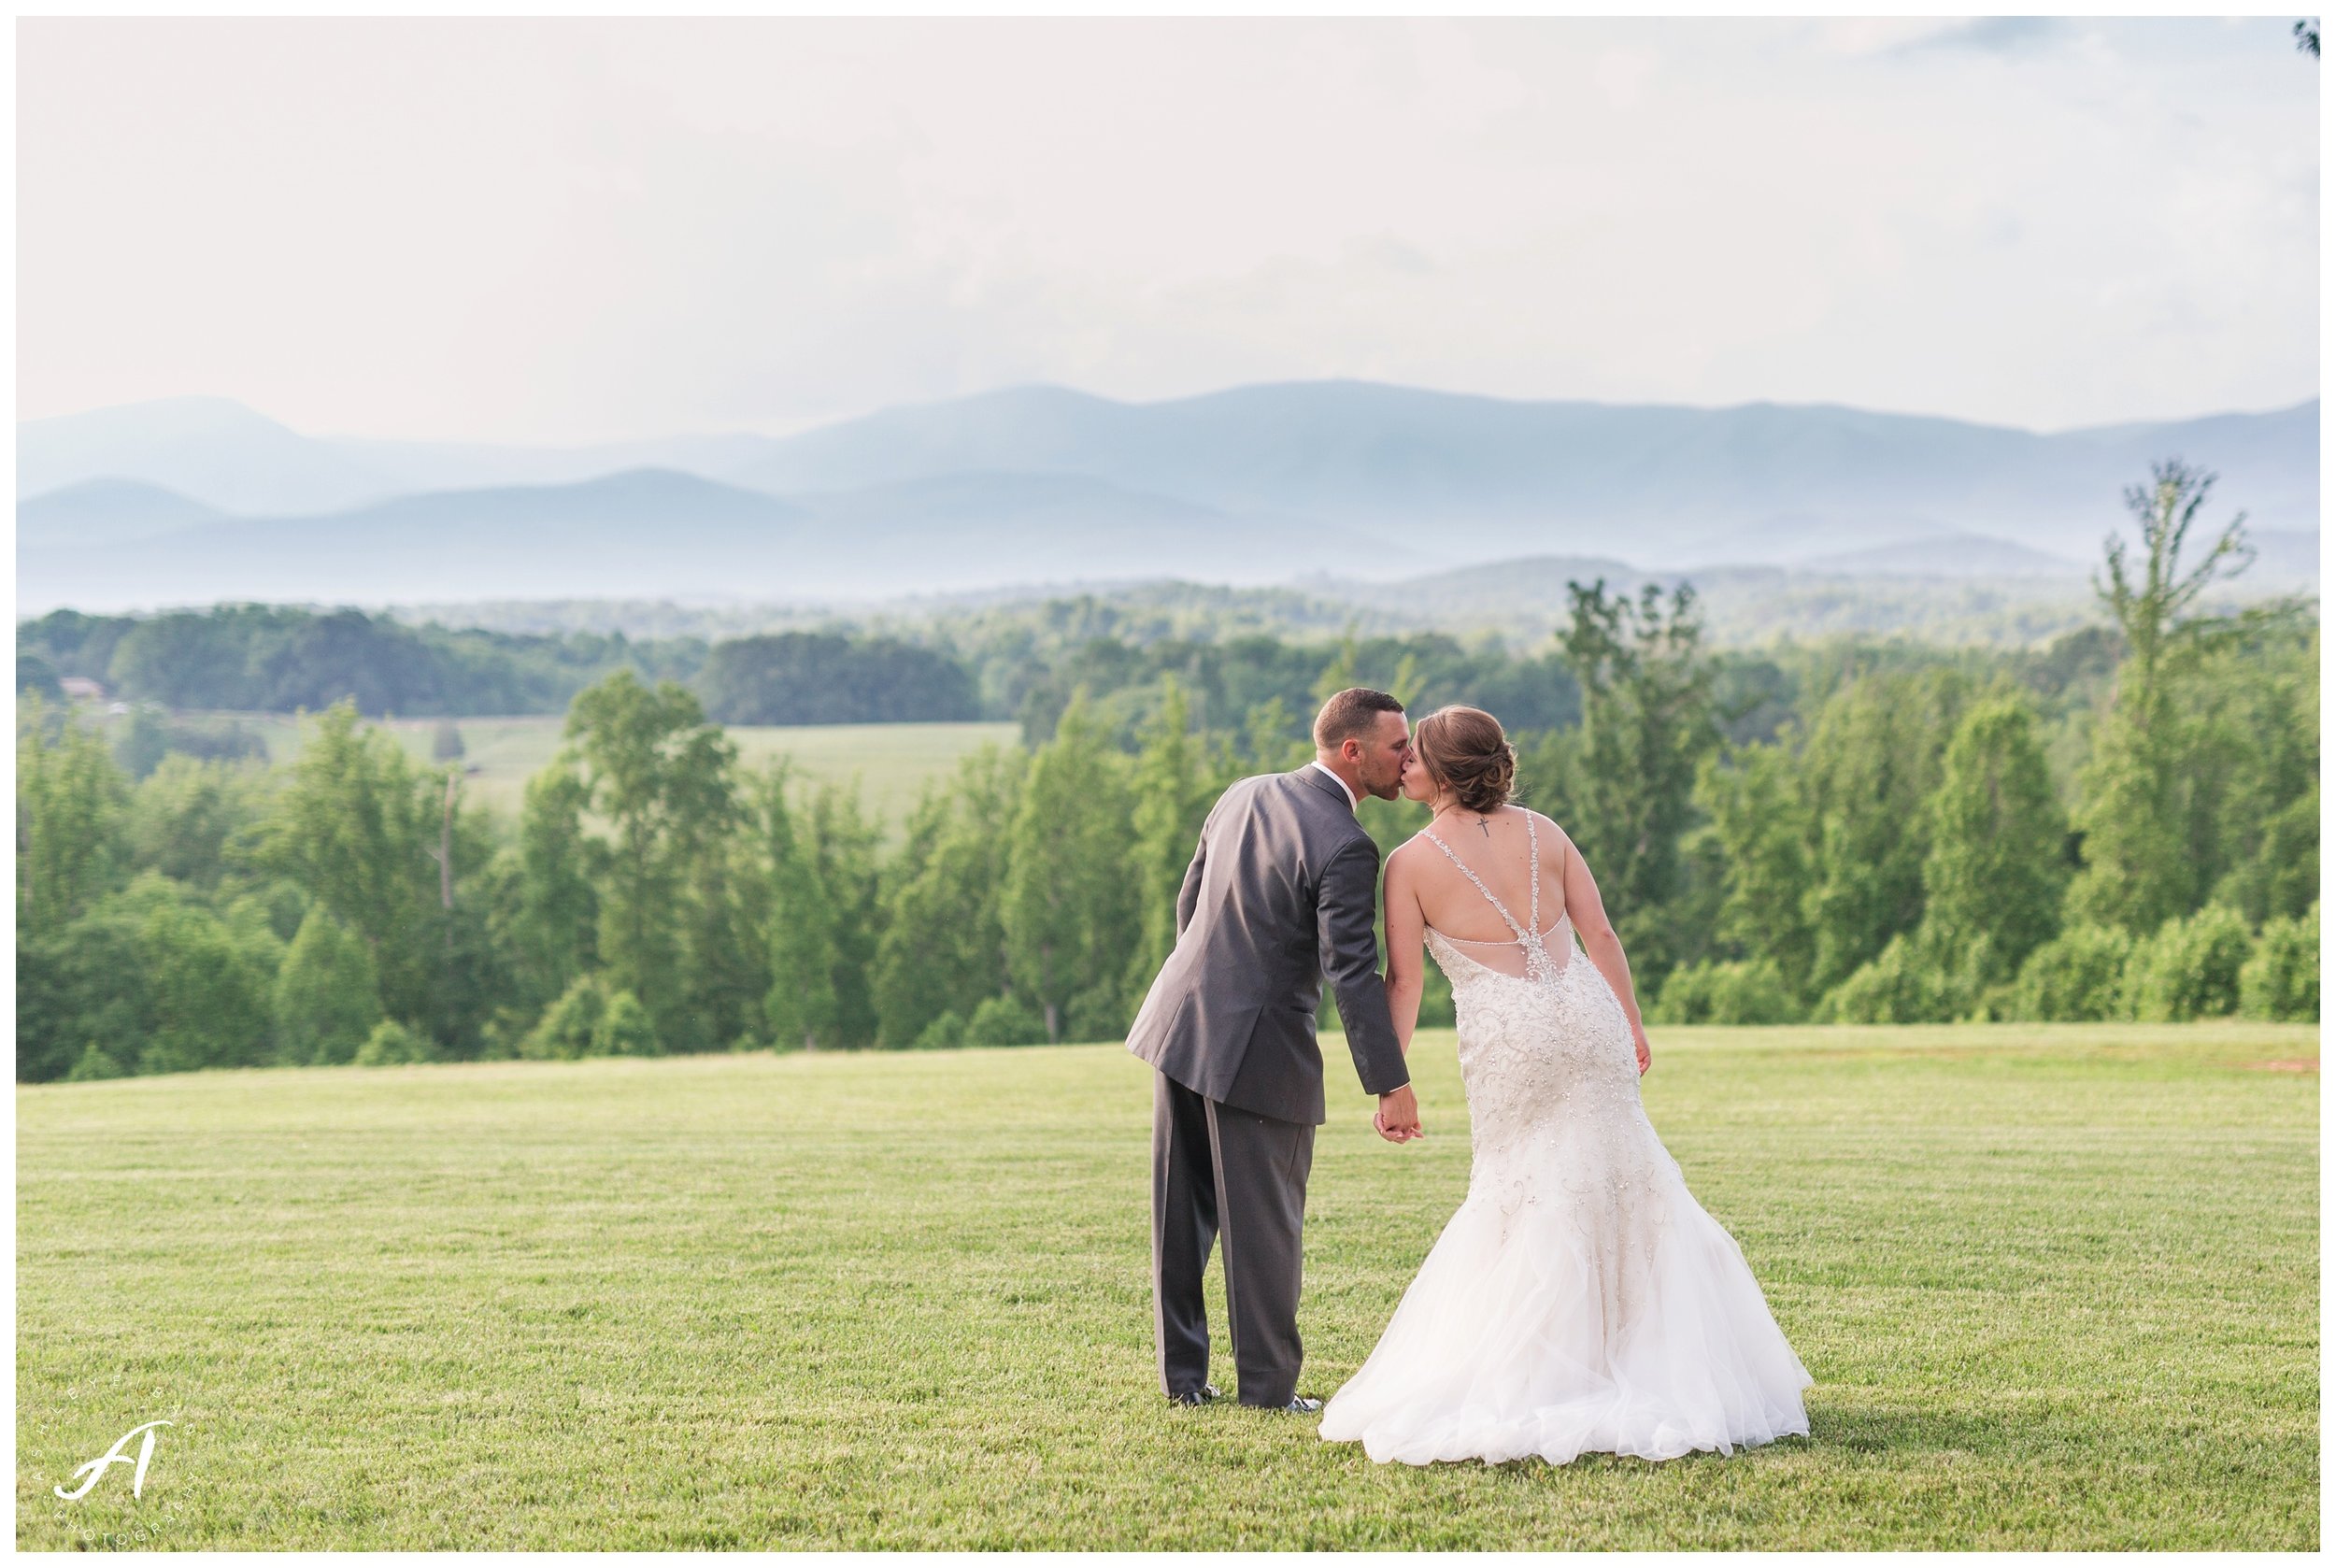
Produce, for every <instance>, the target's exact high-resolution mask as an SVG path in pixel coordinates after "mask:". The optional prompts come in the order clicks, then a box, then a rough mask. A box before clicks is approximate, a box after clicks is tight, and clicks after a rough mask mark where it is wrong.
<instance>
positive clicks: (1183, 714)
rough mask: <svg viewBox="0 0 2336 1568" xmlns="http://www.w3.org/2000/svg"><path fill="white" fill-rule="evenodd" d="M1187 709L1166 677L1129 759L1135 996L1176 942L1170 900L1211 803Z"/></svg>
mask: <svg viewBox="0 0 2336 1568" xmlns="http://www.w3.org/2000/svg"><path fill="white" fill-rule="evenodd" d="M1190 712H1191V710H1190V706H1189V704H1188V703H1187V702H1186V700H1185V694H1184V687H1183V685H1182V683H1181V682H1179V681H1177V680H1176V678H1175V677H1174V676H1171V677H1167V698H1166V700H1165V701H1164V702H1163V703H1162V704H1161V709H1160V713H1159V715H1158V717H1157V718H1156V719H1155V720H1153V722H1152V724H1151V725H1150V726H1149V727H1148V729H1147V733H1146V736H1145V745H1144V750H1143V753H1142V755H1141V756H1139V757H1138V758H1137V759H1136V764H1135V784H1134V793H1135V813H1134V823H1133V825H1134V829H1135V852H1134V860H1133V865H1132V876H1133V877H1134V879H1135V881H1136V884H1137V887H1138V898H1139V901H1140V903H1139V909H1138V921H1139V925H1138V931H1139V936H1138V939H1137V942H1136V946H1135V948H1134V951H1133V952H1132V955H1131V957H1130V959H1129V963H1128V976H1127V980H1128V991H1129V995H1130V996H1131V997H1134V998H1139V999H1140V998H1141V997H1142V996H1143V994H1144V992H1145V991H1146V990H1147V988H1148V987H1149V986H1150V984H1151V980H1152V976H1154V975H1156V974H1158V973H1159V972H1160V966H1161V964H1162V963H1163V962H1166V961H1167V958H1168V954H1169V952H1170V951H1171V950H1172V949H1173V948H1175V945H1176V896H1177V894H1178V893H1179V892H1181V891H1183V888H1184V874H1185V871H1186V868H1187V867H1189V865H1190V864H1191V863H1192V853H1193V849H1194V847H1195V846H1196V845H1197V844H1198V843H1199V840H1200V834H1201V824H1202V823H1203V822H1204V820H1206V819H1207V817H1208V809H1209V805H1210V803H1211V802H1212V801H1213V800H1214V799H1215V791H1212V790H1210V789H1209V787H1208V782H1209V781H1208V780H1207V779H1206V778H1205V777H1204V775H1203V770H1202V765H1201V743H1200V740H1199V737H1197V736H1195V735H1193V734H1191V733H1190V729H1189V724H1190Z"/></svg>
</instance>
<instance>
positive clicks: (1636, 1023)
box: [1390, 822, 1655, 1073]
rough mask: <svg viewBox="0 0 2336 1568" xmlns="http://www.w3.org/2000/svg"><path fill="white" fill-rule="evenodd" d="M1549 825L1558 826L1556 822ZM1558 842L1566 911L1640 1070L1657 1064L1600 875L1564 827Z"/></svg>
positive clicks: (1559, 832) (1643, 1070)
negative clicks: (1618, 1010) (1626, 1023)
mask: <svg viewBox="0 0 2336 1568" xmlns="http://www.w3.org/2000/svg"><path fill="white" fill-rule="evenodd" d="M1549 825H1550V826H1551V827H1557V824H1556V823H1554V822H1552V823H1550V824H1549ZM1558 844H1559V846H1560V853H1561V854H1562V855H1564V857H1565V874H1564V877H1563V881H1564V884H1565V912H1566V913H1567V914H1568V915H1570V916H1572V917H1573V919H1574V931H1575V932H1576V933H1578V934H1580V936H1581V938H1582V951H1584V952H1585V953H1588V955H1589V961H1590V962H1592V963H1594V964H1596V965H1597V966H1598V973H1600V974H1601V975H1603V976H1605V977H1606V984H1607V985H1609V986H1611V987H1613V988H1614V994H1615V996H1616V998H1617V1000H1618V1001H1620V1002H1621V1004H1622V1016H1623V1017H1624V1018H1625V1019H1629V1020H1630V1024H1631V1042H1632V1044H1634V1045H1635V1046H1636V1047H1637V1048H1638V1070H1639V1071H1640V1072H1642V1073H1644V1072H1645V1071H1646V1069H1647V1068H1649V1067H1651V1066H1653V1065H1654V1062H1655V1051H1654V1048H1653V1047H1651V1046H1649V1045H1648V1044H1647V1043H1646V1025H1645V1024H1644V1023H1643V1022H1641V1021H1640V1020H1639V1016H1638V992H1637V991H1634V990H1633V989H1631V961H1630V960H1629V959H1627V958H1625V957H1623V956H1622V938H1621V937H1619V936H1617V935H1616V934H1615V929H1614V922H1613V921H1612V920H1610V919H1606V905H1605V903H1604V901H1603V900H1602V899H1601V898H1599V896H1598V878H1596V877H1592V876H1591V875H1590V874H1589V866H1588V863H1587V862H1584V861H1583V859H1582V851H1581V850H1580V849H1579V848H1576V847H1575V846H1574V841H1573V840H1572V839H1570V838H1568V837H1566V835H1565V830H1564V829H1563V828H1558ZM1390 934H1392V933H1391V930H1390Z"/></svg>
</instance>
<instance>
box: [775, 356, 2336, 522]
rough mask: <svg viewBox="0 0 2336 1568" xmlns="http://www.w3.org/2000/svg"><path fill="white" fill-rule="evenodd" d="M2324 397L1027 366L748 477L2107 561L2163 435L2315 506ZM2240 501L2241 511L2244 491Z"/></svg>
mask: <svg viewBox="0 0 2336 1568" xmlns="http://www.w3.org/2000/svg"><path fill="white" fill-rule="evenodd" d="M2318 444H2319V405H2318V402H2317V401H2316V400H2314V401H2312V402H2309V403H2304V404H2300V405H2299V406H2296V407H2293V408H2288V409H2284V410H2281V411H2279V412H2276V413H2270V414H2232V415H2221V416H2216V417H2215V418H2212V419H2203V420H2194V421H2182V422H2178V423H2170V424H2131V425H2119V426H2115V427H2110V428H2104V429H2099V430H2084V431H2075V432H2070V433H2066V434H2061V435H2037V434H2034V433H2032V432H2028V431H2021V430H2013V429H2008V428H2003V427H1998V426H1988V425H1979V424H1972V423H1966V422H1963V421H1955V420H1944V419H1931V418H1923V417H1917V416H1909V415H1896V414H1874V413H1867V412H1863V411H1861V410H1858V409H1854V408H1843V407H1836V406H1780V405H1774V404H1752V405H1747V406H1741V407H1734V408H1718V409H1698V408H1682V407H1666V406H1618V405H1610V404H1596V403H1570V402H1517V401H1510V400H1505V399H1500V398H1488V397H1473V396H1463V395H1458V394H1454V393H1447V392H1423V391H1419V390H1417V389H1413V388H1406V387H1392V386H1382V385H1377V384H1374V383H1368V382H1354V381H1330V382H1295V383H1289V384H1283V385H1271V386H1253V387H1241V388H1236V389H1234V390H1232V391H1230V392H1216V393H1211V394H1209V395H1207V396H1203V397H1193V398H1183V399H1178V400H1175V401H1171V402H1165V403H1147V404H1127V403H1116V402H1113V401H1111V400H1109V399H1105V398H1099V397H1092V396H1089V395H1087V394H1085V393H1081V392H1068V391H1065V390H1063V389H1061V388H1058V387H1029V388H1019V389H1013V390H1009V391H1004V392H992V393H989V394H986V395H983V396H978V397H969V398H960V399H956V400H954V401H951V402H947V403H938V404H931V405H925V406H918V407H904V408H894V409H889V410H886V411H884V412H882V413H878V414H874V415H870V416H868V417H867V418H865V419H860V420H853V421H846V422H844V423H841V424H837V425H833V426H829V427H826V428H824V429H820V430H815V431H810V432H806V433H805V434H803V435H797V436H793V437H791V438H789V439H786V440H784V441H780V442H778V443H776V446H775V449H774V450H773V451H772V452H771V454H770V456H769V457H768V458H766V459H764V460H763V461H762V462H760V463H755V464H753V465H752V466H750V467H748V468H746V469H743V470H740V471H738V472H737V473H735V474H734V475H733V476H732V478H734V480H735V481H736V482H738V483H741V484H750V485H753V486H755V487H757V488H760V489H764V490H769V491H773V492H791V491H796V490H802V489H805V488H810V487H820V488H842V487H849V486H859V485H868V484H876V483H882V482H886V481H897V480H903V479H911V478H925V477H931V476H933V475H938V474H945V473H949V472H953V471H957V470H961V469H969V468H986V469H1016V470H1026V471H1027V470H1048V471H1054V472H1064V473H1079V474H1085V475H1089V476H1090V477H1092V478H1101V479H1105V480H1108V481H1110V482H1111V483H1114V484H1119V485H1125V486H1129V487H1131V488H1133V489H1138V490H1144V491H1147V492H1155V493H1159V494H1166V495H1175V496H1180V497H1183V498H1185V499H1187V500H1191V501H1195V502H1198V503H1201V504H1203V505H1205V506H1216V507H1219V508H1223V509H1227V510H1234V511H1263V512H1277V513H1283V514H1287V515H1291V516H1301V517H1311V518H1315V519H1318V520H1322V521H1326V522H1338V523H1343V524H1346V525H1348V526H1352V527H1357V528H1362V529H1368V530H1370V531H1372V532H1375V533H1381V534H1384V535H1390V536H1392V535H1412V536H1420V535H1427V536H1431V537H1432V538H1434V540H1435V541H1436V543H1437V545H1438V546H1439V547H1440V548H1443V549H1447V550H1450V551H1452V552H1454V553H1456V554H1459V553H1462V552H1464V553H1465V555H1467V556H1473V557H1474V559H1478V560H1489V559H1495V558H1499V557H1502V556H1505V555H1517V554H1525V553H1532V554H1550V553H1570V552H1576V551H1579V552H1587V553H1623V554H1627V555H1628V556H1629V557H1630V558H1631V559H1632V560H1634V561H1637V562H1640V563H1643V564H1648V565H1653V564H1680V563H1705V562H1715V561H1765V562H1781V561H1792V560H1797V559H1802V558H1803V557H1805V556H1807V555H1810V554H1816V553H1833V552H1838V551H1841V550H1845V549H1871V548H1876V547H1882V546H1888V545H1896V544H1908V543H1913V542H1916V541H1918V540H1921V539H1925V538H1930V537H1935V536H1938V535H1952V534H1960V533H1967V534H1976V535H1985V536H1987V537H1991V538H2000V539H2016V540H2020V541H2021V542H2023V543H2025V544H2027V545H2029V546H2030V547H2031V548H2034V549H2042V550H2044V551H2045V552H2046V553H2050V554H2058V555H2067V556H2070V557H2072V558H2074V559H2090V558H2091V557H2092V556H2093V555H2095V554H2096V553H2097V552H2098V549H2099V547H2100V541H2101V535H2102V534H2104V533H2106V532H2107V531H2108V530H2109V529H2110V528H2111V527H2113V526H2115V525H2116V524H2117V523H2118V522H2119V520H2121V519H2122V518H2123V516H2124V508H2123V505H2122V502H2121V499H2120V496H2121V493H2122V490H2123V487H2124V486H2126V485H2128V484H2131V483H2134V482H2137V481H2140V480H2142V479H2144V478H2146V477H2147V474H2148V471H2149V463H2150V461H2151V460H2152V459H2154V458H2158V457H2165V456H2180V457H2183V458H2185V459H2186V460H2188V461H2190V462H2192V463H2203V464H2205V465H2206V466H2208V467H2210V468H2213V469H2215V470H2217V471H2218V472H2219V473H2220V475H2221V477H2222V479H2221V485H2220V487H2219V490H2218V492H2217V497H2218V499H2219V500H2221V501H2223V502H2225V503H2227V504H2228V505H2229V506H2232V507H2237V506H2244V507H2246V508H2247V509H2248V510H2249V512H2250V513H2251V515H2252V516H2253V518H2254V520H2256V522H2257V523H2258V525H2260V526H2263V527H2268V528H2290V529H2308V530H2312V531H2315V532H2316V531H2317V528H2318V517H2319V510H2318V500H2319V497H2318V484H2319V453H2318ZM2224 515H2226V516H2227V515H2228V514H2227V513H2226V514H2224Z"/></svg>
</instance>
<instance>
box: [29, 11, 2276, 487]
mask: <svg viewBox="0 0 2336 1568" xmlns="http://www.w3.org/2000/svg"><path fill="white" fill-rule="evenodd" d="M2288 25H2289V23H2288V20H2287V19H2286V18H2284V17H2282V18H2278V19H2271V20H2259V19H2258V20H2248V21H2237V20H2222V21H2097V20H2076V21H2065V22H2048V21H2023V20H2000V21H1983V22H1977V23H1940V22H1925V21H1887V22H1859V21H1814V22H1749V21H1746V22H1736V21H1683V22H1638V21H1566V20H1554V21H1489V22H1471V23H1446V22H1408V21H1267V22H1252V21H1236V22H1226V21H1017V22H977V21H887V22H866V21H707V22H666V21H649V22H599V21H374V22H365V21H178V20H143V21H37V20H28V21H20V22H19V23H18V29H19V31H18V52H17V70H18V83H19V96H18V143H17V158H18V171H19V185H18V192H19V195H18V201H19V206H18V219H19V229H18V242H19V244H18V255H19V268H20V270H19V292H18V346H19V354H20V358H19V362H18V367H17V386H18V399H19V414H20V417H22V418H31V417H36V416H39V415H44V414H54V413H63V412H69V411H73V410H77V409H82V408H89V407H93V406H102V405H107V404H114V403H123V402H129V401H134V400H137V399H142V398H149V397H157V396H166V395H173V394H178V393H187V392H208V393H218V394H223V395H226V396H231V397H236V398H240V399H242V400H244V401H245V402H248V403H249V404H251V405H253V406H256V407H258V408H260V409H262V410H264V412H267V413H270V414H273V415H275V416H276V417H277V418H278V419H282V420H284V421H287V422H289V423H291V424H293V425H295V426H297V427H299V428H301V429H304V430H309V431H315V432H330V433H337V434H362V435H400V436H415V437H443V438H455V439H478V440H498V441H501V440H513V441H583V440H591V439H600V438H607V437H618V436H633V435H670V434H677V433H681V432H685V431H698V430H720V429H758V430H765V431H773V432H777V431H785V430H790V429H794V428H799V427H801V426H804V425H806V424H810V423H816V422H820V421H826V420H830V419H834V418H839V417H844V416H848V415H852V414H857V413H862V412H865V411H867V410H869V409H871V408H875V407H878V406H884V405H887V404H891V403H900V402H919V401H926V400H930V399H934V398H942V397H948V396H953V395H957V394H960V393H965V392H980V391H984V390H988V389H990V388H994V387H999V386H1006V385H1014V384H1018V383H1023V382H1030V381H1051V382H1058V383H1062V384H1066V385H1070V386H1075V387H1079V388H1083V389H1085V390H1088V391H1090V392H1100V393H1104V394H1105V395H1108V396H1114V397H1121V398H1130V399H1141V400H1150V399H1156V398H1164V397H1177V396H1184V395H1189V394H1191V393H1195V392H1208V391H1213V390H1216V389H1218V388H1220V387H1225V386H1230V385H1235V384H1239V383H1243V382H1250V381H1261V380H1291V379H1303V378H1317V377H1361V378H1372V379H1378V380H1387V381H1399V382H1405V383H1411V384H1415V385H1422V386H1430V387H1438V388H1445V389H1448V390H1454V391H1463V392H1487V393H1491V394H1495V395H1500V396H1510V397H1553V398H1593V399H1600V400H1606V401H1617V402H1658V403H1689V404H1697V405H1703V406H1713V405H1722V404H1731V403H1741V402H1746V401H1750V400H1754V399H1773V400H1776V401H1781V402H1793V403H1810V402H1831V403H1846V404H1853V405H1858V406H1866V407H1873V408H1880V409H1890V410H1901V411H1909V412H1920V413H1938V414H1949V415H1954V416H1958V417H1961V418H1967V419H1975V420H1983V421H1991V422H1999V423H2007V424H2017V425H2025V426H2029V427H2031V428H2037V429H2047V430H2049V429H2061V428H2066V427H2069V426H2072V425H2080V424H2093V423H2106V422H2112V421H2125V420H2137V419H2158V418H2174V417H2182V416H2187V415H2194V414H2201V413H2207V412H2215V411H2220V410H2225V409H2232V408H2267V407H2273V406H2284V405H2286V404H2290V403H2294V402H2296V401H2299V400H2300V399H2303V398H2307V397H2311V396H2314V395H2315V394H2316V392H2317V390H2318V353H2317V345H2318V320H2319V318H2318V310H2319V303H2318V292H2317V273H2318V241H2317V234H2318V226H2319V218H2318V193H2317V192H2318V96H2317V95H2318V91H2319V66H2318V64H2317V63H2316V62H2315V61H2313V60H2312V59H2311V58H2309V57H2308V56H2305V55H2302V54H2299V53H2298V52H2297V51H2296V50H2295V49H2294V48H2293V45H2292V42H2291V40H2290V39H2289V37H2288V35H2287V29H2288Z"/></svg>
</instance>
